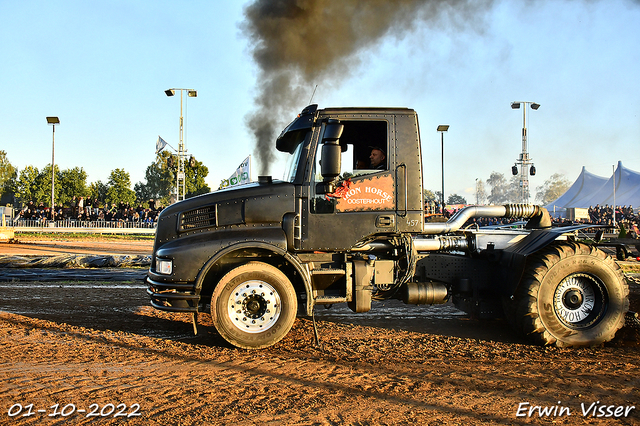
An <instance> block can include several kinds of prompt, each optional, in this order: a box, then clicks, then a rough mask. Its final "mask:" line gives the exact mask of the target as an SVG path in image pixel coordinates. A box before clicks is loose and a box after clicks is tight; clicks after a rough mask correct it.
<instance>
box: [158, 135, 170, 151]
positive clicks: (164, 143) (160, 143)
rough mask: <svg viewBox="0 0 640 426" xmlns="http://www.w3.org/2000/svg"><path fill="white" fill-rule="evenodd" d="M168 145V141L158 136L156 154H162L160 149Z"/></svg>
mask: <svg viewBox="0 0 640 426" xmlns="http://www.w3.org/2000/svg"><path fill="white" fill-rule="evenodd" d="M167 145H169V144H168V143H167V141H165V140H164V139H162V138H161V137H160V136H158V141H157V142H156V155H158V154H160V151H162V150H163V149H164V147H165V146H167Z"/></svg>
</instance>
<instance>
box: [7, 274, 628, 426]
mask: <svg viewBox="0 0 640 426" xmlns="http://www.w3.org/2000/svg"><path fill="white" fill-rule="evenodd" d="M1 273H2V271H1V270H0V274H1ZM633 288H634V293H633V294H634V300H633V303H634V305H633V306H635V307H636V308H635V309H637V306H638V303H637V302H638V301H637V294H638V291H637V290H638V288H637V287H635V286H634V287H633ZM0 291H2V293H3V298H2V299H3V300H2V302H1V303H2V304H1V305H0V306H1V307H0V310H2V311H4V312H0V323H1V324H2V326H1V327H0V359H1V360H2V363H1V364H0V380H1V383H2V385H0V396H1V401H2V403H1V404H0V424H33V425H36V424H37V425H42V424H45V425H46V424H63V423H64V424H85V423H91V424H95V423H96V422H97V423H98V424H140V425H143V424H144V425H148V424H151V425H173V424H182V425H199V424H256V425H258V424H260V425H263V424H267V425H271V424H272V425H280V424H295V425H310V424H311V425H314V424H315V425H332V424H362V425H368V424H370V425H377V424H390V425H391V424H412V425H413V424H434V425H435V424H438V425H440V424H460V425H468V424H487V425H489V424H492V425H493V424H552V423H554V422H555V423H562V424H598V425H599V424H616V425H619V424H625V425H627V424H628V425H632V424H640V414H639V412H638V411H639V410H640V391H639V389H640V359H639V357H638V355H639V353H638V350H639V348H640V347H639V346H638V340H637V337H638V336H637V334H635V331H634V330H630V329H627V330H624V331H623V332H622V333H619V337H618V338H617V339H616V341H614V342H612V343H609V344H606V345H605V346H604V347H599V348H591V349H579V350H567V349H556V348H544V347H537V346H531V345H528V344H526V343H525V342H523V341H522V340H521V338H520V337H519V336H517V335H515V334H514V333H512V332H511V331H510V329H509V328H508V327H507V325H506V324H504V323H503V322H502V321H490V322H478V321H472V320H468V319H466V318H464V317H461V316H453V317H451V316H450V317H448V318H444V317H442V315H439V314H436V315H432V313H433V312H436V313H437V312H446V311H433V309H439V308H436V307H433V308H430V307H421V308H416V311H415V315H414V316H415V318H407V317H408V316H409V314H408V312H409V311H402V310H399V309H395V307H390V309H388V310H385V309H386V308H389V307H385V306H377V309H376V310H374V311H372V313H371V315H370V316H369V317H366V316H365V317H363V316H358V315H351V316H349V315H346V314H343V313H341V311H340V310H337V311H335V310H329V311H325V310H319V311H318V327H319V333H320V338H321V347H318V346H315V344H314V337H313V328H312V322H311V321H310V320H309V319H304V318H300V319H298V320H297V321H296V324H295V325H294V329H293V330H292V332H291V333H290V334H289V335H288V336H287V337H286V338H285V339H284V340H283V341H281V342H280V343H278V344H277V345H276V346H274V347H272V348H270V349H267V350H263V351H258V352H251V351H244V350H238V349H235V348H232V347H229V346H228V345H227V344H226V343H225V342H224V341H223V340H222V339H221V338H220V337H219V336H218V335H217V333H215V331H214V330H213V328H212V326H211V324H210V318H209V316H208V315H206V314H204V315H200V317H199V319H198V323H199V325H198V328H199V334H198V336H193V332H192V325H191V317H190V316H188V315H179V314H167V313H162V312H159V311H155V310H153V309H152V308H150V307H149V306H148V300H147V296H146V293H145V291H144V286H143V285H142V283H140V282H135V281H134V282H118V281H116V282H114V281H110V282H95V281H92V282H87V281H74V282H56V283H47V282H38V281H35V282H33V281H30V282H20V283H4V284H2V285H0ZM385 303H388V302H385ZM441 309H446V307H444V308H441ZM8 312H11V313H8ZM380 312H382V313H383V314H380ZM444 316H446V315H444ZM356 321H357V322H358V324H356ZM363 324H367V325H363ZM597 401H600V402H599V403H598V402H597ZM594 403H596V404H598V406H601V405H605V406H606V407H605V408H604V409H603V413H604V415H607V413H608V412H607V407H608V406H614V407H613V408H611V413H612V416H610V417H594V416H591V411H590V412H589V415H587V416H585V415H583V412H582V410H583V407H584V409H585V410H587V409H588V408H589V407H591V406H592V404H594ZM30 404H33V405H30ZM55 404H58V405H57V406H56V405H55ZM92 404H94V405H92ZM109 404H113V409H114V411H113V412H111V408H112V406H111V405H109ZM118 404H124V405H120V407H118ZM135 404H139V408H138V407H137V406H136V405H135ZM526 404H529V405H526ZM534 406H537V407H540V408H538V409H535V408H534V409H533V411H532V416H531V417H528V416H527V414H529V409H530V408H532V407H534ZM555 407H557V409H555V410H554V408H555ZM617 407H622V408H620V409H619V411H618V413H622V414H619V417H618V418H614V416H615V414H616V411H615V410H616V409H617ZM631 407H638V408H637V409H636V408H631ZM543 409H544V410H548V411H547V413H548V415H545V416H543V417H540V416H539V413H540V411H541V410H543ZM38 410H44V411H43V412H38ZM80 410H86V411H85V412H80ZM92 410H94V411H95V413H94V414H96V415H95V416H94V415H93V414H92ZM567 410H568V411H567ZM625 410H627V411H626V413H627V416H624V413H625ZM119 411H120V412H121V414H122V415H119V416H116V413H118V412H119ZM101 412H102V414H104V416H101ZM29 413H31V415H26V416H25V415H24V414H29ZM518 413H520V414H523V413H524V414H525V416H518ZM554 413H556V414H559V415H557V416H554V415H553V414H554ZM9 414H12V416H10V415H9ZM14 414H15V415H14ZM63 414H65V416H63ZM129 414H132V416H130V417H127V415H129ZM138 414H139V415H138ZM595 414H596V416H597V415H598V411H596V413H595ZM98 419H99V420H98Z"/></svg>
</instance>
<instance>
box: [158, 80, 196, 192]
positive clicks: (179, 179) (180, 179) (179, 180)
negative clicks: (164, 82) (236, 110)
mask: <svg viewBox="0 0 640 426" xmlns="http://www.w3.org/2000/svg"><path fill="white" fill-rule="evenodd" d="M176 90H179V91H180V142H179V143H178V173H177V174H176V201H180V188H182V199H183V200H184V199H185V195H186V182H185V174H184V157H186V155H187V154H186V149H184V139H183V137H184V120H183V118H182V93H183V92H187V97H189V98H195V97H197V96H198V92H197V91H195V90H193V89H176V88H174V89H167V90H165V91H164V93H165V94H166V95H167V96H173V95H175V94H176Z"/></svg>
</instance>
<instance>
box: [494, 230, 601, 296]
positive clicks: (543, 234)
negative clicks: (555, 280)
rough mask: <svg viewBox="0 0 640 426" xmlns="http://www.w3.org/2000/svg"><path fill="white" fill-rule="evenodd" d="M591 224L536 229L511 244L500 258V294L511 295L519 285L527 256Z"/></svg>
mask: <svg viewBox="0 0 640 426" xmlns="http://www.w3.org/2000/svg"><path fill="white" fill-rule="evenodd" d="M593 227H594V226H593V225H575V226H563V227H558V228H551V229H536V230H534V231H532V232H531V233H530V234H529V235H527V236H526V237H525V238H523V239H522V240H520V241H518V242H517V243H516V244H514V245H513V246H511V247H509V248H507V249H505V250H504V252H503V253H502V257H501V259H500V265H501V270H502V271H504V274H505V275H504V276H503V277H502V278H503V279H502V280H501V282H502V292H503V293H502V294H503V295H505V296H507V297H511V296H513V295H514V293H515V292H516V289H517V288H518V286H519V285H520V280H521V279H522V274H523V273H524V269H525V266H526V263H527V257H528V256H529V255H531V254H533V253H536V252H538V251H540V250H541V249H543V248H545V247H546V246H548V245H549V244H551V243H552V242H554V241H556V240H557V239H558V238H559V237H560V236H562V235H566V234H568V233H571V232H574V231H577V230H580V229H586V228H593Z"/></svg>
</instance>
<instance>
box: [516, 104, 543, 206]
mask: <svg viewBox="0 0 640 426" xmlns="http://www.w3.org/2000/svg"><path fill="white" fill-rule="evenodd" d="M520 104H523V105H524V107H523V108H522V152H521V153H520V157H519V158H518V160H517V161H516V164H515V165H514V166H513V167H512V168H511V172H512V174H513V175H514V176H516V175H517V174H518V165H519V166H520V187H521V189H522V202H523V203H524V204H529V174H531V176H534V175H535V174H536V168H535V166H534V165H533V163H532V162H531V158H530V157H529V153H528V152H527V105H531V109H532V110H534V111H535V110H537V109H538V108H540V104H537V103H535V102H511V108H512V109H520ZM529 165H531V167H530V168H529Z"/></svg>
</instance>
